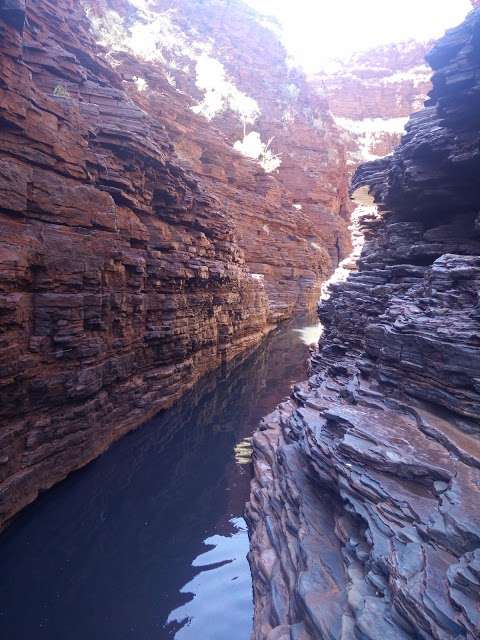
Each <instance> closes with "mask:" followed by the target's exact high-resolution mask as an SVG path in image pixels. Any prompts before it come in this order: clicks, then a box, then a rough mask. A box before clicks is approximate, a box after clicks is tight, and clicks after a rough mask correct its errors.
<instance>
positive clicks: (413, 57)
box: [313, 41, 432, 172]
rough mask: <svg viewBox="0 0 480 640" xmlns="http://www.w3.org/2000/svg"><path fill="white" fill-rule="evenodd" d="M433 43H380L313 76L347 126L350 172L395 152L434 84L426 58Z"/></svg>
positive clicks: (342, 125)
mask: <svg viewBox="0 0 480 640" xmlns="http://www.w3.org/2000/svg"><path fill="white" fill-rule="evenodd" d="M431 46H432V43H431V42H425V43H422V42H416V41H407V42H399V43H395V44H390V45H385V46H380V47H376V48H374V49H370V50H367V51H364V52H362V53H360V54H356V55H354V56H352V57H351V58H350V59H348V60H347V61H345V62H342V63H340V62H339V63H338V65H337V67H336V68H334V69H332V70H330V71H329V72H328V73H321V74H317V75H316V76H315V77H314V78H313V82H314V84H315V86H316V87H317V90H318V91H320V92H323V93H324V94H325V95H326V96H327V98H328V101H329V104H330V109H331V111H332V114H333V115H334V117H335V121H336V124H337V125H338V126H339V127H340V128H341V130H342V131H344V137H343V139H344V142H345V144H346V146H347V149H348V159H349V165H350V167H351V169H352V172H353V171H354V170H355V169H356V167H357V166H358V165H359V164H360V163H361V162H365V161H367V160H373V159H376V158H380V157H382V156H384V155H387V154H388V153H391V152H392V151H393V149H394V148H395V146H396V145H397V144H398V143H399V142H400V138H401V136H402V134H403V132H404V127H405V124H406V122H407V120H408V116H409V115H410V114H411V113H413V112H414V111H418V110H420V109H421V108H422V106H423V102H424V100H425V99H426V96H427V93H428V92H429V91H430V89H431V84H430V69H429V67H428V65H427V64H426V63H425V55H426V54H427V52H428V51H429V50H430V48H431Z"/></svg>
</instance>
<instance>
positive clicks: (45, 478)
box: [0, 0, 349, 526]
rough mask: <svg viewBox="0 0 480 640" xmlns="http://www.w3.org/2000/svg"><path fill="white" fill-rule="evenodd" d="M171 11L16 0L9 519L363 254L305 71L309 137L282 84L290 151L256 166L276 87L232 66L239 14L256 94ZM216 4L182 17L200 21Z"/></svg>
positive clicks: (2, 45) (6, 382) (9, 4)
mask: <svg viewBox="0 0 480 640" xmlns="http://www.w3.org/2000/svg"><path fill="white" fill-rule="evenodd" d="M171 4H172V3H165V6H164V7H163V8H162V7H161V6H159V7H157V14H154V13H153V12H152V11H151V10H150V8H149V5H148V6H147V3H145V2H139V1H136V2H134V3H133V4H132V3H129V2H127V1H126V0H125V1H124V0H118V1H117V2H115V3H113V2H112V3H102V2H87V1H84V2H80V3H79V2H74V1H73V0H61V1H59V2H53V1H51V0H41V1H39V2H30V1H28V0H27V2H25V1H24V0H0V49H1V50H0V123H1V129H0V195H1V199H0V225H1V238H0V296H1V305H0V307H1V308H0V327H1V334H0V335H1V338H0V416H1V430H0V449H1V454H0V526H1V525H2V524H3V523H4V522H5V521H7V520H8V519H9V518H10V517H11V516H12V515H14V514H15V512H16V511H18V510H19V509H20V508H22V507H23V506H25V505H26V504H28V503H29V502H30V501H32V500H33V499H34V498H35V496H36V495H37V493H38V491H40V490H43V489H46V488H48V487H50V486H51V485H52V484H54V483H55V482H57V481H59V480H60V479H62V478H63V477H65V475H66V474H67V473H69V472H70V471H71V470H73V469H75V468H77V467H79V466H81V465H83V464H85V463H86V462H88V461H89V460H91V459H92V458H93V457H95V456H97V455H98V454H99V453H101V451H103V450H104V449H105V448H106V447H107V446H108V445H109V444H110V443H111V442H112V441H113V440H114V439H116V438H118V437H120V436H121V435H122V434H124V433H125V432H127V431H128V430H129V429H131V428H134V427H136V426H138V425H139V424H141V423H142V422H144V421H145V420H147V419H148V418H149V417H150V416H152V415H153V414H154V413H156V412H157V411H159V410H160V409H162V408H166V407H168V406H170V405H171V404H172V403H173V402H175V400H176V399H177V398H178V397H179V396H180V395H181V394H182V393H183V392H184V391H185V390H186V389H188V388H190V387H191V386H192V385H193V384H194V383H195V381H196V380H198V379H199V377H200V376H201V375H202V374H203V373H204V372H206V371H207V370H209V369H212V368H214V367H216V366H218V365H219V364H220V363H221V362H225V361H228V360H230V359H231V358H233V357H234V356H235V355H236V354H238V353H240V352H241V351H244V350H246V349H248V348H251V347H252V346H253V345H255V344H257V343H258V341H259V340H260V339H261V338H262V337H263V336H264V335H265V333H266V332H268V331H269V329H270V328H271V327H272V326H273V325H274V324H275V323H276V322H277V321H278V320H279V319H281V318H284V317H287V316H288V315H290V314H291V313H293V312H294V311H295V310H297V309H302V308H308V307H311V306H312V305H313V304H314V303H315V300H316V298H317V296H318V291H319V290H320V286H321V283H322V282H323V281H324V280H325V279H326V278H327V277H328V275H329V274H330V273H331V271H332V269H333V268H334V267H335V266H336V264H337V262H338V260H339V258H341V257H342V255H343V254H344V253H345V252H346V251H348V247H349V242H348V238H347V232H346V220H345V217H346V209H347V207H346V204H345V201H346V178H345V170H344V167H345V154H344V151H343V147H342V145H341V143H340V142H339V141H338V139H337V137H336V136H337V134H336V129H335V125H334V123H333V120H332V119H331V117H330V116H329V114H328V113H327V107H326V103H325V102H324V101H323V102H322V101H319V102H318V104H317V107H315V108H314V109H312V111H311V112H309V113H308V114H307V115H305V116H304V117H303V116H301V115H300V114H301V113H303V111H302V109H303V102H302V101H303V100H306V99H307V98H305V97H302V96H303V94H302V91H307V89H304V88H303V87H304V85H303V84H302V83H303V82H304V81H303V80H302V78H301V77H300V76H299V79H298V84H299V86H300V89H299V93H298V95H297V93H296V91H295V92H293V93H292V95H293V94H294V97H293V98H292V101H293V103H294V106H295V105H296V106H295V109H294V112H295V114H297V115H295V116H294V117H295V118H297V119H298V121H299V124H298V129H297V132H295V127H294V126H293V125H290V126H289V128H288V131H287V127H284V129H282V131H284V133H283V134H282V133H281V131H280V128H281V125H280V123H279V121H278V117H279V115H278V113H277V111H275V112H273V106H272V107H271V109H272V113H270V112H269V108H270V107H269V104H270V102H271V105H273V104H276V103H277V100H279V98H278V96H277V95H276V94H275V93H274V91H285V89H284V88H282V87H280V88H279V87H277V86H276V79H275V82H273V83H272V87H273V88H272V92H271V94H268V91H266V90H265V95H266V96H267V97H266V98H265V102H264V103H262V121H261V125H260V124H259V125H258V126H259V129H258V131H259V132H260V134H261V136H263V137H262V139H261V140H266V141H267V142H268V139H269V138H268V139H266V138H265V136H270V137H272V136H273V135H275V136H276V137H277V138H278V142H279V147H278V148H277V147H275V151H274V152H273V151H271V149H270V147H268V145H267V144H264V145H263V147H261V153H260V155H258V154H257V155H256V156H255V157H254V158H253V157H252V158H250V159H249V158H247V157H245V149H244V148H243V147H242V146H241V145H240V148H241V150H242V151H243V155H242V153H240V152H239V151H238V150H235V149H234V148H233V145H234V143H235V141H236V139H237V138H239V137H240V138H241V140H240V142H241V143H242V142H244V140H243V138H242V132H243V128H244V127H245V128H247V126H250V124H253V123H255V122H256V119H257V118H259V117H260V116H259V115H257V111H258V106H257V105H256V104H254V103H255V100H253V98H250V97H249V96H248V95H247V94H246V93H243V89H245V91H247V90H249V86H250V82H253V79H255V80H256V81H257V82H259V83H260V85H262V83H265V76H264V75H263V76H262V75H261V70H259V69H257V70H255V69H254V68H251V69H250V68H249V69H248V72H246V71H245V70H244V69H243V68H242V67H241V66H240V67H238V68H237V67H236V66H235V62H236V57H235V56H236V53H235V51H236V50H235V47H236V46H237V44H236V41H235V40H234V39H233V38H234V36H235V37H237V36H239V37H240V36H241V34H242V33H243V37H247V36H248V33H250V32H247V33H244V32H243V31H242V29H243V28H242V29H240V25H241V24H243V23H242V22H241V21H237V22H236V20H237V18H238V17H239V16H240V11H241V6H242V5H240V3H231V5H232V6H231V11H232V12H233V13H231V14H230V13H229V11H230V9H228V10H226V11H225V12H220V13H219V15H220V17H221V21H220V22H219V24H218V30H219V33H220V34H221V35H222V38H223V40H222V42H221V43H220V44H218V48H219V50H220V49H221V50H222V51H224V55H225V56H226V55H227V52H228V49H229V47H230V50H231V51H230V56H231V63H230V66H229V73H230V71H232V70H233V69H237V71H236V73H237V75H238V77H239V83H240V79H241V78H242V77H243V76H244V80H243V84H242V83H240V84H241V86H242V90H240V89H237V88H236V86H235V85H234V83H233V80H232V79H231V78H230V77H229V76H227V75H226V72H225V71H222V69H223V67H222V64H221V63H220V62H218V61H216V60H214V59H213V58H212V56H211V55H210V53H211V51H212V47H214V46H217V45H214V44H212V41H213V40H214V38H213V35H212V36H211V37H210V36H208V38H210V39H209V40H208V42H206V43H205V41H204V40H203V38H204V36H203V35H202V34H201V33H198V31H197V42H196V44H195V45H194V47H197V48H196V49H195V51H194V53H193V54H192V55H193V59H192V60H190V62H189V63H187V61H185V64H184V65H183V66H181V65H180V60H181V59H183V57H184V52H185V49H184V47H185V46H187V45H188V42H189V41H187V40H188V38H187V36H185V38H184V39H183V40H181V39H180V40H179V38H180V36H181V33H180V31H181V30H180V26H178V25H176V24H175V23H174V22H173V21H172V20H171V19H170V17H171V15H172V11H171V9H172V6H171ZM210 4H211V6H212V7H213V5H215V4H216V3H213V2H212V3H210ZM200 5H201V10H200ZM209 6H210V5H209V3H208V2H203V3H181V2H179V3H178V7H177V9H178V11H176V12H173V13H175V15H176V16H177V18H178V20H184V21H187V22H190V21H192V20H193V17H195V16H196V20H197V21H198V25H197V26H198V29H200V26H201V22H202V21H203V20H204V17H202V16H205V15H207V14H203V13H202V11H203V10H204V9H205V11H207V8H208V7H209ZM188 7H191V8H192V11H193V13H191V14H190V13H187V8H188ZM217 8H218V7H217ZM197 10H198V11H197ZM212 10H213V9H212ZM245 11H246V13H245V16H246V17H245V18H244V20H245V24H246V25H247V26H249V28H251V29H257V30H258V34H259V37H260V36H261V37H264V36H265V37H267V36H268V37H269V38H270V39H272V38H273V39H274V36H273V35H272V34H271V31H270V30H267V29H265V30H262V29H263V28H262V27H261V25H259V26H258V27H256V26H255V24H256V18H255V16H254V15H253V14H251V13H249V12H248V11H247V10H245ZM139 12H140V14H139ZM165 12H166V13H165ZM182 12H183V13H182ZM235 12H236V13H235ZM197 13H198V15H197ZM139 16H140V17H139ZM182 16H184V17H183V18H182ZM222 16H227V18H228V19H227V18H224V17H222ZM228 16H230V17H228ZM125 20H126V21H127V22H128V25H129V26H128V25H127V26H125V23H124V21H125ZM212 24H213V23H212ZM209 25H210V22H208V24H207V23H206V25H205V28H206V27H207V26H209ZM226 25H227V26H228V25H230V26H229V27H228V28H227V26H226ZM235 27H236V29H235ZM209 28H210V27H209ZM245 28H246V27H245ZM187 31H188V29H187ZM255 33H257V32H255ZM187 35H188V34H187ZM205 37H207V34H206V35H205ZM169 38H170V40H169ZM172 38H173V41H174V46H173V51H174V52H176V54H177V58H174V57H173V53H171V46H172V45H171V41H172ZM229 38H232V40H231V41H230V40H229ZM163 42H170V45H169V47H170V48H169V49H168V50H165V49H164V48H163V44H162V43H163ZM229 42H230V45H229ZM275 42H276V41H275ZM130 43H131V44H132V46H130ZM179 43H180V44H181V48H180V50H178V51H177V48H176V46H177V44H179ZM267 45H268V49H269V50H270V48H272V51H273V54H272V55H274V56H276V60H277V65H278V66H279V69H281V70H284V69H285V54H284V52H283V49H281V47H280V46H279V45H278V44H277V45H276V46H274V42H273V41H271V40H269V41H268V42H267ZM192 46H193V45H192ZM256 46H258V47H261V46H262V45H261V43H258V44H257V45H256ZM138 47H140V50H138ZM142 47H143V48H142ZM205 47H206V49H205ZM169 51H170V53H169ZM206 51H208V52H210V53H207V52H206ZM160 54H161V55H160ZM203 54H205V56H206V57H202V55H203ZM282 56H283V57H282ZM187 57H188V56H187ZM212 60H213V61H212ZM205 61H206V63H207V67H208V66H209V65H210V67H213V69H214V72H215V74H216V79H217V80H218V74H220V80H221V85H222V87H223V89H225V86H226V89H225V91H223V90H222V91H217V93H218V94H219V95H217V94H215V95H216V98H219V99H220V101H221V104H222V109H221V110H220V112H219V113H218V115H217V117H216V118H214V116H213V112H211V111H209V109H210V107H211V105H210V104H209V103H208V104H207V102H208V101H205V100H206V98H205V95H206V94H208V96H209V97H210V98H211V97H212V96H211V95H210V94H211V93H212V92H213V93H215V91H214V90H213V89H211V88H210V87H208V91H206V90H204V89H203V88H199V87H198V86H197V85H200V87H204V86H207V85H208V82H209V80H208V81H207V80H205V82H206V85H202V83H201V82H200V80H199V77H198V75H197V76H195V75H193V78H195V82H194V81H193V80H192V77H191V76H192V73H193V72H192V69H191V68H190V67H189V66H188V65H189V64H190V66H193V67H195V68H196V67H197V65H198V64H200V66H201V65H202V64H203V63H204V62H205ZM245 64H246V62H245ZM263 64H265V65H266V66H268V65H270V64H271V63H270V61H269V60H268V59H267V58H266V57H265V59H264V60H263ZM272 64H273V63H272ZM173 69H175V70H176V76H175V77H174V76H173V74H172V70H173ZM282 72H283V71H282ZM232 73H233V71H232ZM264 73H265V70H264ZM279 73H280V71H279ZM182 82H183V83H184V84H183V85H182V86H177V85H181V84H182ZM222 83H223V84H222ZM190 92H191V95H190ZM252 92H256V93H258V94H260V93H261V92H263V86H256V88H255V87H252ZM225 95H226V97H225ZM232 96H233V97H232ZM216 98H215V99H216ZM225 100H226V103H225ZM269 100H270V102H269ZM231 101H233V102H232V104H230V102H231ZM235 101H239V102H240V107H239V111H238V112H236V111H235V109H236V108H237V106H235V104H233V103H234V102H235ZM214 102H215V100H214ZM217 103H218V100H217V102H216V103H215V104H217ZM288 104H289V103H288V100H287V98H286V97H285V105H286V107H285V108H287V106H288ZM215 108H216V107H215ZM292 108H293V107H292ZM295 110H296V111H295ZM297 112H298V113H297ZM232 113H233V114H234V115H232ZM317 116H318V118H320V119H322V118H323V119H322V123H323V124H322V125H320V124H319V125H318V131H317V129H316V128H315V126H314V120H315V118H317ZM239 117H240V119H239ZM238 126H240V127H241V130H242V131H241V132H239V131H238ZM260 126H261V128H260ZM269 127H270V129H269ZM322 127H323V128H322ZM277 129H278V133H277ZM245 132H246V131H245ZM260 134H259V135H260ZM282 135H283V137H282ZM288 135H292V136H293V137H294V139H295V140H296V141H297V146H295V145H294V144H293V139H292V138H289V137H288ZM306 137H308V138H309V140H310V138H311V139H312V140H314V143H313V144H312V145H311V146H308V148H307V147H306V146H302V145H303V144H304V141H305V139H306ZM270 144H271V145H273V142H271V143H270ZM282 145H283V147H285V148H286V149H288V150H289V151H288V153H287V152H286V151H285V155H284V156H282V158H281V166H280V167H278V159H279V158H278V154H280V153H281V152H282V149H283V147H282ZM236 146H237V148H238V146H239V145H236ZM290 147H291V151H290ZM250 155H252V154H251V153H250ZM322 159H323V160H322ZM269 162H270V165H269V164H268V163H269ZM272 163H273V165H274V166H276V168H272V166H271V165H272ZM309 163H310V164H311V165H312V167H313V166H314V167H316V168H312V169H311V170H310V164H309ZM301 176H304V177H303V178H302V180H303V182H302V193H304V194H306V195H304V196H302V194H300V193H299V192H298V188H299V182H300V177H301ZM297 183H298V184H297ZM302 198H303V199H302Z"/></svg>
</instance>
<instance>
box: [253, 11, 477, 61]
mask: <svg viewBox="0 0 480 640" xmlns="http://www.w3.org/2000/svg"><path fill="white" fill-rule="evenodd" d="M246 2H247V3H248V4H250V5H251V6H253V7H254V8H255V9H257V10H258V11H260V12H261V13H265V14H268V15H273V16H275V17H276V18H277V19H278V20H279V21H280V23H281V25H282V28H283V32H284V42H285V44H286V46H287V49H288V51H289V53H290V54H291V55H292V56H293V57H294V59H295V61H296V63H297V64H300V65H302V66H303V67H304V68H305V69H306V70H307V71H315V70H317V69H318V68H320V67H321V66H322V65H323V64H324V61H326V60H328V59H332V58H342V57H347V56H349V55H351V54H352V53H354V52H356V51H360V50H362V49H368V48H370V47H372V46H376V45H379V44H386V43H388V42H398V41H401V40H409V39H412V38H413V39H416V40H428V39H430V38H437V37H439V36H441V35H442V34H443V33H444V31H445V30H446V29H448V28H450V27H453V26H456V25H457V24H459V23H460V22H461V21H462V20H463V19H464V17H465V16H466V15H467V13H468V12H469V11H470V10H471V9H472V6H471V4H470V0H246Z"/></svg>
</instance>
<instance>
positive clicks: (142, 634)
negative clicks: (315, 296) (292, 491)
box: [0, 320, 312, 640]
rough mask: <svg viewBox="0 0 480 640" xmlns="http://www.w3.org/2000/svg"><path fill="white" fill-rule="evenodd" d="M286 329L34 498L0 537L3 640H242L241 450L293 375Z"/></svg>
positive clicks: (244, 540)
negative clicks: (30, 504) (101, 454)
mask: <svg viewBox="0 0 480 640" xmlns="http://www.w3.org/2000/svg"><path fill="white" fill-rule="evenodd" d="M305 324H310V325H311V324H312V320H310V322H303V324H302V323H298V322H297V323H296V324H295V323H290V324H288V325H285V326H283V327H282V328H281V329H279V330H277V331H276V332H275V333H274V334H272V335H271V336H269V337H268V338H267V339H266V340H265V341H264V342H263V343H262V345H261V346H260V347H259V348H258V349H257V351H256V352H255V353H253V354H252V355H250V356H249V357H247V358H245V357H244V358H243V361H242V362H238V361H237V362H236V363H233V364H231V365H228V366H226V367H224V368H223V369H221V370H218V371H216V372H214V373H213V374H211V375H209V376H206V377H205V378H204V379H202V381H201V382H200V383H199V384H198V385H197V386H196V387H195V389H193V390H192V391H191V392H190V393H188V394H187V395H186V396H185V397H184V398H183V399H182V400H181V401H180V402H179V403H178V404H177V405H176V406H175V407H174V408H173V409H171V410H169V411H166V412H163V413H162V414H160V415H159V416H157V417H156V418H155V419H153V420H152V421H150V422H149V423H148V424H147V425H145V426H144V427H143V428H141V429H139V430H137V431H135V432H133V433H131V434H129V435H128V436H126V437H125V438H123V439H122V440H121V441H120V442H118V443H116V444H115V445H114V446H113V447H112V448H111V449H110V450H109V451H108V452H107V453H106V454H104V455H103V456H101V457H100V458H98V459H97V460H96V461H94V462H92V463H91V464H90V465H88V466H87V467H86V468H85V469H82V470H81V471H78V472H76V473H74V474H72V475H71V476H70V477H69V478H68V479H67V480H66V481H65V482H63V483H61V484H60V485H58V486H57V487H55V488H54V489H52V490H51V491H48V492H47V493H45V494H44V495H42V496H41V497H40V498H39V499H38V500H37V502H36V503H34V504H33V505H32V506H31V507H29V508H28V509H26V510H25V511H24V512H23V513H22V514H21V515H20V516H19V517H18V518H17V520H16V521H15V522H14V523H13V525H12V526H10V528H9V529H7V531H6V532H5V533H4V534H3V535H2V536H0V567H1V570H0V637H1V638H5V639H6V640H7V639H8V640H25V639H26V638H34V639H35V640H57V639H58V640H80V639H81V640H85V639H87V638H88V640H97V639H98V640H123V639H124V638H125V639H127V638H128V639H132V638H135V640H167V639H172V638H175V639H176V640H193V639H195V640H248V638H249V635H250V629H251V617H252V603H251V583H250V573H249V569H248V563H247V560H246V557H245V556H246V553H247V551H248V536H247V532H246V528H245V523H244V521H243V518H242V516H243V511H244V506H245V502H246V500H247V498H248V491H249V482H250V465H249V464H248V461H249V455H250V454H249V441H248V438H249V437H250V436H251V434H252V431H253V430H254V429H255V427H256V426H257V424H258V421H259V420H260V418H261V417H262V416H264V415H265V414H267V413H269V412H270V411H271V410H272V409H273V408H274V407H275V405H276V404H277V403H278V402H279V401H281V400H282V399H283V398H284V397H286V396H287V395H288V393H289V390H290V386H291V384H293V383H294V382H297V381H298V380H301V379H303V378H304V377H305V376H306V364H305V362H306V358H307V355H308V349H307V347H306V346H305V345H304V344H303V343H302V340H301V339H300V335H301V334H299V333H297V332H296V329H298V328H301V327H302V326H303V325H305Z"/></svg>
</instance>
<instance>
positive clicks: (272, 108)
mask: <svg viewBox="0 0 480 640" xmlns="http://www.w3.org/2000/svg"><path fill="white" fill-rule="evenodd" d="M84 4H85V5H87V13H88V15H89V18H90V20H91V23H92V27H93V28H94V30H95V33H96V34H97V40H98V42H99V43H101V44H102V45H103V46H105V47H106V48H107V51H108V57H109V58H110V59H111V61H112V63H113V64H114V66H115V68H116V69H117V71H119V72H120V73H121V74H122V77H123V78H124V80H125V86H126V87H127V89H128V90H129V92H130V95H131V97H132V99H133V100H135V102H137V103H138V104H140V105H141V106H142V108H143V109H145V110H146V111H147V112H148V113H150V114H152V116H153V117H154V118H155V119H156V120H157V121H158V122H161V123H162V125H163V126H164V127H165V128H166V130H167V131H168V133H169V137H170V140H171V141H172V143H173V145H174V148H175V151H176V153H177V155H178V156H179V157H180V158H181V159H182V161H183V162H184V163H185V166H188V167H189V168H190V169H191V170H192V171H193V172H194V173H195V174H196V175H197V177H199V178H200V179H201V180H202V184H204V185H205V187H206V188H207V189H208V191H209V193H213V194H215V195H216V196H217V197H218V198H219V199H220V201H221V202H223V203H225V205H226V206H227V207H228V211H229V214H230V215H231V217H232V219H233V220H234V223H235V233H236V237H237V239H238V242H239V244H240V246H241V248H242V249H243V251H244V254H245V259H246V262H247V265H248V267H249V269H250V271H251V272H252V273H254V274H259V275H261V276H263V280H264V283H265V289H266V292H267V295H268V298H269V304H270V311H271V314H272V317H273V318H274V319H278V318H281V317H287V316H288V315H290V314H291V313H292V311H293V309H294V308H295V307H298V306H299V305H300V306H304V307H305V306H306V307H310V308H313V307H314V306H315V304H316V301H317V300H318V297H319V292H320V287H321V284H322V281H323V280H325V278H326V277H328V275H330V273H331V272H332V270H333V269H334V268H335V266H336V265H337V264H338V262H339V260H340V259H342V258H343V257H345V255H346V254H348V252H349V249H350V239H349V234H348V231H347V224H348V197H347V184H348V181H347V177H346V173H345V164H346V156H345V149H344V146H343V142H341V141H340V134H339V131H338V129H337V128H336V127H335V124H334V121H333V118H332V116H331V114H330V113H329V110H328V104H327V102H326V100H325V98H324V97H320V96H318V95H317V94H316V93H315V91H313V90H312V89H311V88H310V86H309V85H308V84H307V82H306V80H305V78H304V76H303V75H302V73H300V72H299V71H298V70H296V69H293V68H291V67H290V66H289V63H288V60H287V57H286V53H285V50H284V49H283V46H282V45H281V44H280V41H279V39H278V37H277V35H276V33H275V31H276V28H277V27H276V25H275V23H273V22H271V21H270V20H268V19H266V18H260V17H259V16H258V15H257V14H256V13H255V12H253V11H252V10H251V9H250V8H248V7H247V6H246V5H244V4H243V3H242V2H239V1H235V2H229V3H227V4H226V5H225V6H222V8H221V10H220V6H219V3H218V2H214V1H213V0H208V1H206V2H205V1H203V2H199V1H197V0H193V1H192V0H169V1H168V0H160V1H157V2H148V1H144V2H140V1H138V0H136V1H135V2H133V1H132V2H130V3H128V2H125V3H120V2H118V1H115V0H103V1H102V2H96V3H91V4H90V5H88V2H85V3H84ZM266 247H268V251H266V250H265V248H266Z"/></svg>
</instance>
